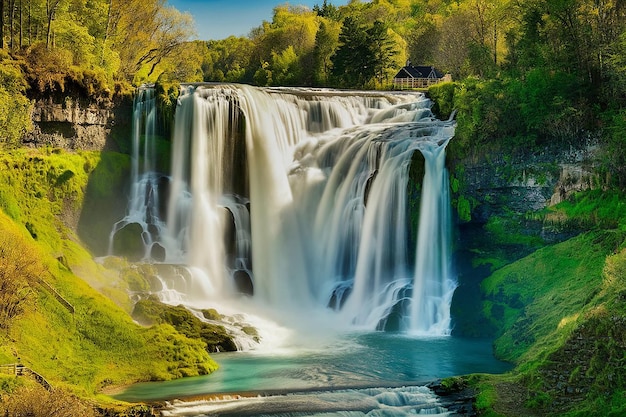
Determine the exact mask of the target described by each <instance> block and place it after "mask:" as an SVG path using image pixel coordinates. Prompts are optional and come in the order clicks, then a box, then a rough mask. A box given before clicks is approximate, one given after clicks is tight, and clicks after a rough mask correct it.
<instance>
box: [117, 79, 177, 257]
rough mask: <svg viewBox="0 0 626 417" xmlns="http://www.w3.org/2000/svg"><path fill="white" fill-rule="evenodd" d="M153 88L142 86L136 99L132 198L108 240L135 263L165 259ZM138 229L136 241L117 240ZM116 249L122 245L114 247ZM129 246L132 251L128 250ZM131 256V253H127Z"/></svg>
mask: <svg viewBox="0 0 626 417" xmlns="http://www.w3.org/2000/svg"><path fill="white" fill-rule="evenodd" d="M156 113H157V111H156V98H155V93H154V88H153V87H151V86H142V87H141V88H139V90H138V92H137V95H136V96H135V100H134V105H133V137H132V155H131V173H130V175H131V178H130V185H131V190H130V195H129V199H128V209H127V213H126V216H125V217H124V218H123V219H122V220H120V221H118V222H117V223H116V224H115V225H114V227H113V230H112V232H111V235H110V237H109V253H113V252H116V251H118V252H120V251H125V252H126V254H127V255H130V257H131V258H133V259H136V260H141V259H155V258H156V259H158V260H161V261H162V260H164V251H163V247H162V244H161V243H160V242H159V240H160V236H161V234H162V231H163V230H164V229H165V228H166V225H165V223H164V221H163V220H162V217H163V215H162V213H161V212H162V211H163V210H162V199H161V197H160V195H159V190H160V189H161V185H162V184H163V182H164V181H166V179H165V177H164V176H163V175H161V174H159V173H157V172H156V171H155V161H156V156H157V155H156V143H155V136H156V134H155V132H156V123H157V114H156ZM133 226H134V227H135V228H138V229H139V233H134V234H135V235H138V236H137V237H138V238H137V239H136V241H135V242H131V243H129V242H126V244H121V245H120V244H119V243H118V242H119V241H117V242H116V240H115V237H116V235H118V233H119V232H120V231H121V230H124V229H126V228H129V229H130V228H133ZM115 246H122V247H120V248H115ZM129 246H131V247H132V249H129ZM129 251H130V252H132V253H130V254H129V253H128V252H129Z"/></svg>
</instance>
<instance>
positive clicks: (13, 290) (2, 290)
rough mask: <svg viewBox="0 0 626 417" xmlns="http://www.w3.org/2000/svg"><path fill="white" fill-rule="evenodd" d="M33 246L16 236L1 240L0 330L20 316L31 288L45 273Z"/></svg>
mask: <svg viewBox="0 0 626 417" xmlns="http://www.w3.org/2000/svg"><path fill="white" fill-rule="evenodd" d="M39 258H40V257H39V256H37V253H36V249H35V247H34V246H33V245H30V244H28V243H27V242H26V239H25V238H23V237H22V236H20V235H19V234H17V233H11V232H7V231H5V232H4V233H3V234H2V235H1V236H0V328H4V329H8V328H9V327H10V325H11V322H12V321H13V319H15V318H16V317H17V316H19V315H20V314H22V313H23V311H24V308H25V305H26V304H27V302H28V300H29V298H30V294H31V287H32V285H33V284H34V283H35V282H36V281H37V280H38V279H39V277H40V276H41V275H42V274H43V272H44V267H43V265H42V264H41V262H40V261H38V259H39Z"/></svg>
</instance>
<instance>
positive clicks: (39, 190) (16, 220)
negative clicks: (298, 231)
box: [0, 149, 217, 403]
mask: <svg viewBox="0 0 626 417" xmlns="http://www.w3.org/2000/svg"><path fill="white" fill-rule="evenodd" d="M103 161H104V162H103ZM125 161H127V159H126V158H124V157H116V156H114V155H108V156H107V155H106V154H99V153H95V152H93V153H92V152H77V153H69V152H64V151H57V150H50V149H47V150H43V151H38V150H30V149H20V150H15V151H11V152H4V153H0V208H2V210H1V211H0V233H2V234H5V235H10V236H16V237H17V236H20V237H23V238H24V240H25V241H27V242H28V247H29V253H31V252H32V253H31V254H30V255H29V254H25V255H24V256H33V257H34V258H36V259H38V260H40V261H41V262H42V264H43V265H44V267H45V270H46V272H45V273H44V276H43V277H41V278H43V279H45V280H46V281H47V282H48V283H49V284H50V286H52V287H53V288H54V289H55V290H56V291H57V292H58V293H59V294H60V295H61V296H62V297H63V298H64V299H65V300H67V301H68V302H69V303H70V304H71V305H72V306H73V307H74V309H75V311H74V312H73V313H72V312H71V311H69V310H68V308H66V306H64V305H63V304H62V303H60V302H59V300H58V299H57V298H55V296H54V295H53V294H52V293H51V291H50V290H48V289H47V288H45V287H44V286H42V285H32V286H31V297H30V300H29V302H28V304H27V305H26V308H25V311H24V313H23V314H22V315H21V316H19V317H18V318H17V319H15V321H14V322H13V323H12V325H11V327H10V328H9V330H3V331H1V332H0V363H15V362H17V361H20V362H22V363H24V364H25V365H26V366H28V367H30V368H32V369H34V370H35V371H37V372H38V373H40V374H42V375H43V376H44V377H45V378H46V379H47V380H48V381H49V382H50V383H51V384H52V385H53V386H55V387H61V388H63V387H65V388H68V389H71V390H72V391H73V392H75V393H77V394H78V395H80V396H83V397H88V398H98V401H101V402H105V403H109V402H110V401H111V400H110V399H107V398H106V397H103V396H101V395H100V394H98V393H99V392H100V391H101V390H103V389H104V388H106V387H109V386H116V385H124V384H128V383H132V382H137V381H149V380H167V379H172V378H178V377H182V376H191V375H199V374H206V373H210V372H212V371H214V370H215V369H216V368H217V364H216V363H215V362H214V361H213V360H212V359H211V358H210V356H209V354H208V352H207V350H206V345H205V344H204V343H203V342H202V341H199V340H193V339H190V338H188V337H186V336H184V335H183V334H181V333H180V332H178V331H177V330H176V329H174V328H173V327H172V326H171V325H168V324H158V325H155V326H151V327H142V326H140V325H138V324H136V323H135V322H134V321H133V320H132V318H131V317H130V315H129V314H128V313H129V311H130V302H129V300H128V295H127V292H126V291H127V288H128V284H127V283H126V282H124V281H123V280H121V279H120V277H119V269H118V267H120V265H114V267H115V268H114V269H109V268H107V267H105V266H104V265H101V264H98V263H96V262H94V260H93V258H92V255H91V254H90V252H88V251H87V250H86V249H85V248H84V246H83V244H82V242H81V239H80V238H79V237H78V235H77V234H76V228H77V226H78V223H79V221H77V219H78V218H80V216H81V210H83V206H84V205H85V204H84V203H85V199H86V198H95V197H98V198H105V199H106V198H109V199H110V198H111V195H110V193H111V191H107V189H106V187H103V184H102V183H103V182H104V183H107V182H108V183H112V182H115V181H119V178H118V177H119V176H122V175H123V172H124V166H125V163H126V162H125ZM102 164H104V167H108V168H111V167H115V166H116V167H117V171H116V170H115V169H113V170H112V171H113V172H114V173H113V174H110V173H109V174H105V173H104V172H99V170H100V168H99V166H101V165H102ZM115 172H117V173H115ZM116 178H117V179H116ZM88 184H89V186H88ZM118 263H119V262H118ZM123 263H124V262H123V261H122V264H123ZM121 266H123V265H121ZM99 290H100V291H99ZM15 388H16V387H15V386H14V383H13V382H12V380H11V378H6V377H4V376H2V378H0V389H2V390H4V391H5V392H7V391H9V392H10V391H13V390H14V389H15Z"/></svg>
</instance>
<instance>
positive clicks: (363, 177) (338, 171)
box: [114, 85, 455, 335]
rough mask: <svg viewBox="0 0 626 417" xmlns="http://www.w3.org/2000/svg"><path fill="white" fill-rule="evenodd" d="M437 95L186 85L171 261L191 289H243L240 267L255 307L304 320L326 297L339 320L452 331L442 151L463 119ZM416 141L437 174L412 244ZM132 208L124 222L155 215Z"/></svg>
mask: <svg viewBox="0 0 626 417" xmlns="http://www.w3.org/2000/svg"><path fill="white" fill-rule="evenodd" d="M429 105H430V102H429V101H428V100H427V99H425V98H424V96H423V95H421V94H418V93H416V94H392V93H388V94H385V93H345V92H337V91H330V90H283V89H272V90H269V89H258V88H253V87H249V86H228V85H220V86H196V87H194V86H187V87H185V88H184V89H183V90H182V91H181V97H180V99H179V105H178V107H177V110H176V118H175V124H174V126H175V127H174V135H173V139H172V141H173V150H172V170H171V175H172V177H171V180H170V187H169V191H170V192H169V196H170V197H169V203H168V217H167V222H165V223H164V227H163V228H162V229H159V243H160V244H161V245H162V246H163V247H164V248H165V251H166V260H167V262H172V263H183V264H186V265H189V267H190V271H192V277H193V279H192V281H193V283H192V285H191V286H188V290H186V296H187V297H188V300H189V302H191V303H211V302H213V303H214V302H216V300H219V301H223V300H225V299H234V298H237V292H238V290H239V291H241V288H238V285H236V284H235V280H234V278H233V274H234V273H235V271H239V273H240V274H241V275H240V277H243V282H248V283H250V281H251V282H252V284H251V285H252V286H253V292H254V296H253V298H252V299H248V302H246V304H247V305H248V307H250V306H252V308H251V310H252V311H258V310H260V309H262V310H264V313H266V312H267V310H268V309H269V310H272V311H274V312H276V311H278V312H279V313H278V316H282V317H283V318H285V317H289V318H292V319H294V321H296V322H301V321H302V320H303V318H304V317H307V316H312V315H317V314H318V313H317V312H319V311H321V310H324V309H326V310H327V311H326V312H325V313H324V318H325V320H331V321H333V322H334V324H338V323H343V324H344V325H346V326H348V325H349V326H358V327H362V328H367V329H376V328H378V329H384V328H386V326H387V325H388V323H390V322H391V321H393V322H394V323H395V324H394V326H395V327H397V328H399V329H401V330H407V331H410V332H415V333H418V334H427V335H444V334H448V333H449V331H450V329H449V328H450V313H449V307H450V300H451V296H452V293H453V291H454V288H455V284H454V278H453V276H452V271H451V269H450V254H449V245H450V242H449V236H450V213H449V205H450V203H449V189H448V188H449V187H448V183H447V172H446V170H445V166H444V162H445V146H446V145H447V143H448V141H449V140H450V138H451V137H452V135H453V133H454V124H453V123H452V122H441V121H437V120H435V119H434V118H433V117H432V114H431V112H430V110H429ZM146 135H147V133H146ZM415 151H420V152H422V154H423V155H424V158H425V160H426V168H425V171H426V175H425V178H424V182H423V184H422V197H421V211H420V213H421V214H420V227H419V231H418V233H417V234H418V243H417V251H416V253H409V251H408V250H407V248H408V247H409V231H408V229H407V227H408V224H409V221H408V218H407V204H408V202H407V185H408V181H409V178H408V169H409V166H410V163H411V158H412V155H413V153H414V152H415ZM134 159H135V158H134ZM137 159H138V158H137ZM146 159H148V158H146ZM242 160H243V161H244V163H241V161H242ZM146 169H147V168H146ZM137 182H141V181H139V180H138V181H137ZM133 195H134V194H133ZM143 195H145V194H143ZM248 204H249V207H250V213H249V216H248V210H247V206H248ZM131 206H132V205H131ZM226 208H227V209H226ZM131 213H132V210H131V211H130V212H129V216H127V217H129V219H125V220H124V221H125V222H133V221H136V222H138V223H140V224H142V225H143V224H144V223H146V222H145V220H141V219H138V218H139V217H141V216H134V217H132V218H130V214H131ZM144 213H145V211H144ZM142 215H143V214H142ZM159 222H160V220H159ZM159 222H157V221H153V222H152V223H154V224H158V225H159V228H161V223H159ZM231 223H234V224H235V226H232V225H231ZM118 228H119V227H118ZM233 230H234V231H233ZM229 231H230V232H231V235H232V236H234V244H233V245H234V248H233V247H227V245H226V244H225V239H224V236H225V234H228V233H229ZM114 233H115V231H114ZM150 243H151V242H150V241H148V240H146V246H148V245H149V244H150ZM146 254H149V250H146ZM413 264H414V265H415V267H414V268H413V267H412V265H413ZM242 271H243V272H242ZM246 280H247V281H246ZM327 306H330V307H331V309H333V310H335V312H334V313H331V312H329V311H328V309H327V308H326V307H327ZM243 308H245V307H243ZM270 315H271V313H270ZM327 315H330V316H327ZM275 316H276V315H275ZM328 317H331V318H330V319H328ZM392 327H393V326H392Z"/></svg>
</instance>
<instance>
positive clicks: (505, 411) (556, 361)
mask: <svg viewBox="0 0 626 417" xmlns="http://www.w3.org/2000/svg"><path fill="white" fill-rule="evenodd" d="M622 201H624V199H623V196H621V195H619V193H610V192H605V193H600V192H597V191H593V192H588V193H584V194H579V195H577V196H574V197H573V198H572V199H571V200H570V201H567V202H564V203H562V204H561V205H559V206H557V207H555V208H552V209H549V210H546V212H545V213H543V215H544V216H545V218H546V219H549V220H546V224H548V223H550V224H552V225H554V223H556V220H555V219H559V222H560V223H561V226H564V227H572V225H577V226H580V225H583V224H584V225H585V226H586V228H587V229H588V230H589V231H587V232H585V233H582V234H580V235H578V236H576V237H574V238H572V239H569V240H567V241H565V242H562V243H559V244H555V245H550V246H546V247H543V248H541V249H539V250H537V251H536V252H534V253H532V254H531V255H529V256H526V257H524V258H522V259H520V260H518V261H516V262H513V263H511V264H509V265H506V266H504V267H502V268H500V269H498V270H496V271H495V272H494V273H493V274H492V275H491V276H489V277H488V278H487V279H485V280H484V281H483V283H482V291H483V295H484V297H485V301H484V303H483V311H482V314H483V316H484V317H485V318H486V319H487V320H488V322H490V323H491V324H492V325H493V327H495V328H497V329H499V332H498V337H497V339H496V340H495V343H494V349H495V353H496V355H497V356H499V357H500V358H502V359H506V360H508V361H511V362H514V363H516V364H517V367H516V368H515V370H514V371H513V372H512V373H510V374H508V375H504V376H491V377H484V378H480V379H479V381H480V382H479V383H478V387H479V389H480V390H481V395H480V396H479V400H478V403H477V405H478V407H479V408H481V409H482V411H483V413H484V414H485V415H507V416H508V415H528V416H532V415H559V416H561V415H568V416H609V415H615V416H617V415H624V413H626V395H625V394H626V368H625V366H624V365H626V363H625V362H624V361H625V360H626V359H625V358H626V356H624V352H626V303H625V301H624V300H626V228H624V227H623V226H622V225H623V224H624V220H625V219H626V216H625V215H624V204H623V203H622ZM474 382H475V381H474Z"/></svg>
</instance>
